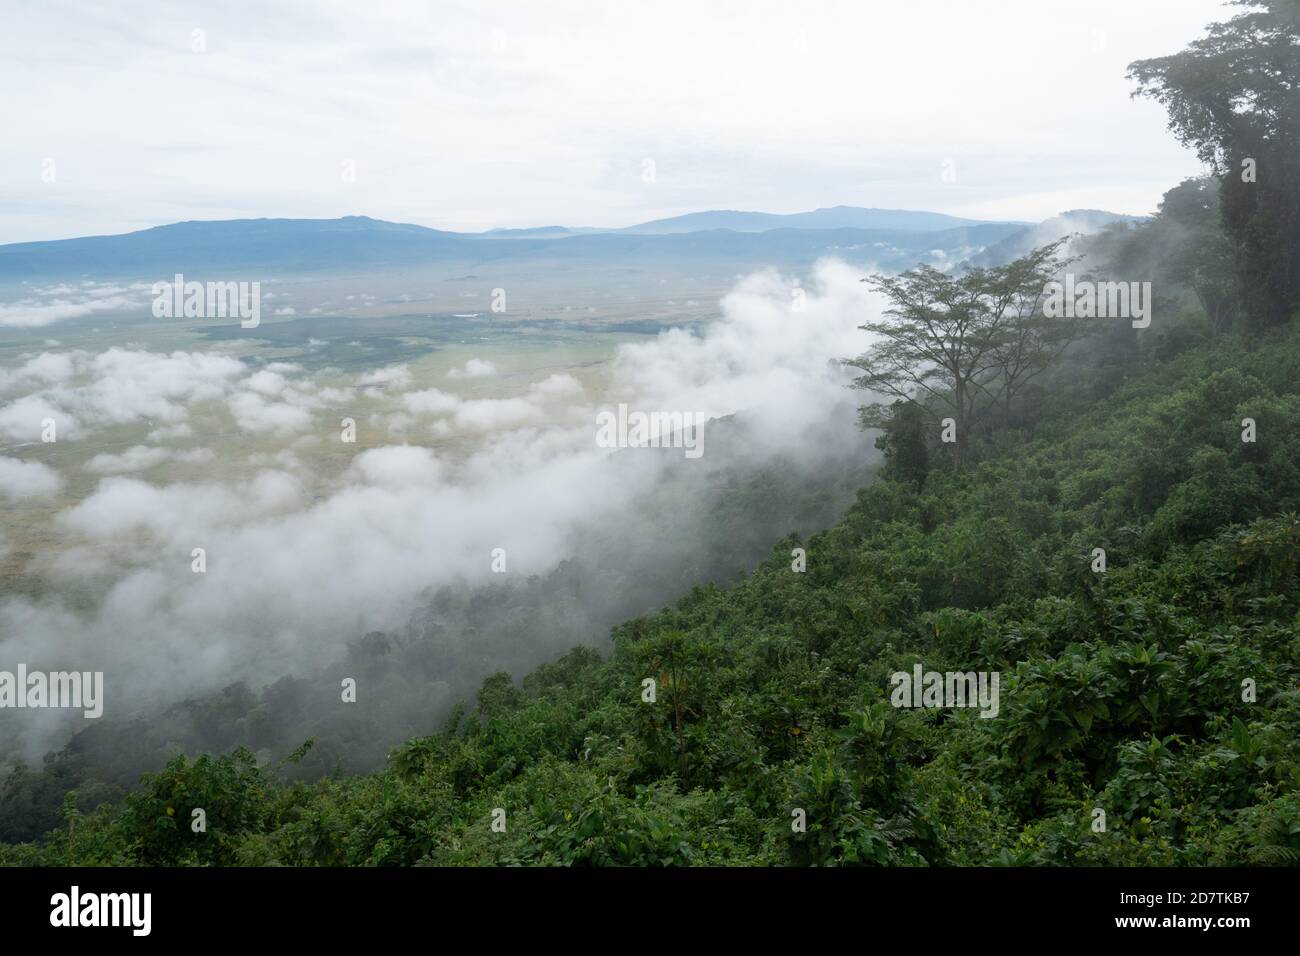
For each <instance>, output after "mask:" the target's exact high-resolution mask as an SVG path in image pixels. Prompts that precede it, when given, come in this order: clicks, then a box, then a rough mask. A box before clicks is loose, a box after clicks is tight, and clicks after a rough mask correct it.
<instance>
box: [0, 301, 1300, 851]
mask: <svg viewBox="0 0 1300 956" xmlns="http://www.w3.org/2000/svg"><path fill="white" fill-rule="evenodd" d="M1197 328H1198V327H1197V326H1196V324H1195V323H1191V324H1188V325H1184V326H1182V327H1179V328H1175V329H1173V330H1172V331H1171V334H1169V335H1166V336H1163V337H1162V336H1153V337H1152V340H1151V343H1152V344H1151V346H1150V347H1149V348H1146V349H1144V350H1143V352H1142V353H1141V355H1140V358H1139V359H1138V360H1137V361H1138V363H1139V367H1136V368H1135V367H1130V368H1129V369H1128V370H1127V371H1125V372H1123V373H1118V372H1117V373H1115V374H1113V375H1110V376H1106V375H1101V374H1097V375H1091V376H1088V377H1087V379H1086V381H1084V382H1082V383H1079V384H1075V385H1073V386H1066V385H1061V386H1060V387H1058V388H1056V389H1054V390H1053V391H1052V392H1051V394H1050V396H1049V399H1048V401H1047V403H1046V405H1045V409H1044V413H1043V418H1042V419H1041V421H1039V422H1038V424H1037V425H1036V426H1035V427H1033V428H1032V429H1025V430H1005V431H1001V432H998V433H996V434H995V436H994V438H995V439H996V441H995V442H992V443H989V444H986V446H984V447H983V449H982V451H983V460H982V461H981V462H979V463H978V464H976V465H974V466H972V467H969V468H967V469H965V470H963V471H960V472H956V471H932V472H930V473H929V474H928V475H926V476H925V477H924V479H923V480H922V481H921V482H920V483H917V482H915V481H911V480H908V481H895V480H885V481H880V482H877V483H875V484H873V485H872V486H870V487H868V488H865V489H863V490H862V491H861V492H860V494H859V497H858V501H857V504H856V505H855V506H854V508H853V509H852V511H851V512H850V514H849V515H848V517H847V518H846V519H845V520H844V521H843V522H842V523H840V524H839V525H838V526H837V527H834V528H832V529H830V530H828V531H826V532H824V533H821V534H817V535H815V536H813V537H812V538H811V539H810V540H808V541H806V542H802V543H800V542H799V541H797V540H796V539H793V538H791V539H789V540H785V541H782V542H780V543H779V544H778V546H777V547H776V548H775V549H774V550H773V552H772V555H771V557H770V558H769V559H768V560H767V561H765V562H764V563H763V564H762V565H761V566H760V567H758V568H757V569H756V570H755V571H754V572H753V574H752V575H749V576H748V577H746V578H745V579H744V580H743V581H742V582H741V583H739V584H738V585H736V586H735V587H733V588H730V589H719V588H715V587H707V588H697V589H696V590H694V591H693V592H691V593H690V594H689V595H688V596H687V597H685V598H684V599H683V600H682V601H681V602H680V603H679V604H677V606H675V607H673V608H672V609H669V610H665V611H663V612H662V613H659V614H655V615H651V616H647V617H643V618H640V619H637V620H634V621H631V622H628V623H626V624H624V625H622V626H620V627H618V628H617V629H616V630H615V633H614V648H613V651H612V653H610V654H609V655H608V657H605V658H602V657H601V656H600V655H599V654H597V653H596V652H594V651H591V650H588V649H579V650H575V651H573V652H572V653H570V654H568V655H567V656H565V657H563V658H562V659H560V660H558V661H555V662H554V663H551V664H548V665H546V666H544V667H542V668H540V669H538V670H536V671H535V672H533V673H532V674H530V675H529V676H527V677H526V678H525V679H524V680H523V682H522V686H521V687H516V686H515V685H514V684H513V682H512V681H511V680H510V678H509V677H508V676H507V675H505V674H501V675H498V676H496V677H493V678H491V679H489V680H488V681H486V682H485V683H484V684H483V687H482V690H481V691H480V693H479V695H478V706H477V708H476V709H475V711H474V712H473V713H468V712H461V713H458V714H457V715H456V717H455V718H453V719H452V720H451V721H450V723H449V725H448V726H447V728H446V729H445V730H444V731H443V732H441V733H437V734H433V735H431V736H428V737H422V738H417V739H413V740H411V741H409V742H408V743H407V744H406V745H405V746H403V747H401V748H399V749H398V750H397V751H395V752H394V754H393V756H392V759H391V761H390V763H389V766H388V767H387V768H386V769H384V770H383V771H381V772H377V773H373V774H370V775H367V776H345V777H339V778H332V779H326V780H322V781H318V782H315V783H301V782H300V783H285V782H283V781H282V780H281V779H280V777H279V775H278V774H276V773H275V772H273V771H271V770H268V769H259V767H258V766H257V765H256V762H255V761H254V759H253V757H252V755H251V753H249V752H248V751H244V750H239V751H235V752H233V753H229V754H226V755H224V756H219V757H214V756H202V757H199V758H198V759H190V758H188V757H185V756H178V757H176V758H175V759H174V760H172V761H171V763H170V764H168V766H167V767H166V768H165V769H163V770H162V771H161V772H160V773H157V774H153V775H149V776H148V777H146V779H145V781H144V783H143V785H142V786H141V787H140V788H139V789H138V790H136V791H135V792H133V793H132V794H131V795H130V796H128V798H127V799H126V801H125V802H124V803H123V804H121V805H120V806H116V807H114V806H105V807H103V808H101V809H99V810H97V811H94V812H90V813H82V812H79V811H77V810H76V809H75V806H76V801H75V798H70V799H69V801H68V803H67V807H68V809H67V811H66V813H65V821H64V824H63V825H62V826H61V827H60V828H58V829H57V830H56V831H54V832H53V833H51V834H50V836H49V838H48V840H47V841H46V842H44V843H43V844H26V845H18V846H10V847H5V848H2V849H0V862H4V863H9V864H15V863H47V864H61V863H79V864H96V863H164V864H182V863H194V864H214V863H215V864H230V863H249V864H266V863H284V864H296V865H313V864H419V863H425V864H511V863H537V864H646V863H653V864H748V863H753V864H807V863H816V864H835V863H876V864H917V865H924V864H931V865H940V864H997V863H1043V864H1077V863H1083V864H1088V863H1110V864H1246V863H1251V864H1259V863H1295V862H1297V861H1300V741H1298V740H1297V734H1296V730H1297V728H1298V727H1300V688H1298V686H1297V685H1298V682H1300V587H1298V586H1297V585H1298V584H1300V582H1298V580H1297V578H1298V575H1300V518H1297V512H1300V425H1298V424H1297V422H1300V333H1298V332H1297V330H1296V329H1295V328H1288V329H1285V330H1281V331H1279V332H1277V333H1275V334H1274V335H1272V336H1271V337H1269V338H1267V339H1265V340H1258V339H1256V340H1250V341H1246V340H1240V339H1237V338H1234V337H1231V336H1229V337H1223V338H1220V339H1218V340H1217V341H1215V342H1213V343H1206V342H1204V341H1201V342H1199V343H1198V342H1197V339H1198V335H1197V331H1196V330H1197ZM1189 341H1190V342H1192V343H1193V344H1191V345H1187V344H1186V343H1187V342H1189ZM1170 353H1176V354H1170ZM1119 378H1130V379H1131V381H1129V382H1127V383H1125V384H1120V385H1118V386H1112V385H1111V384H1109V382H1110V381H1112V380H1114V379H1119ZM1244 417H1252V418H1254V419H1255V420H1256V422H1257V424H1258V441H1256V442H1255V443H1244V442H1243V441H1242V439H1241V434H1240V433H1241V424H1240V423H1241V420H1242V418H1244ZM797 546H801V547H804V548H805V549H806V551H807V570H806V572H803V573H798V572H795V571H793V570H792V559H791V550H792V549H793V548H794V547H797ZM1096 547H1103V548H1105V549H1106V551H1107V570H1106V571H1105V572H1104V573H1098V572H1095V571H1093V569H1092V561H1093V558H1092V549H1093V548H1096ZM915 662H921V663H923V664H924V666H925V667H926V668H927V669H933V670H962V671H966V670H972V669H973V670H988V671H994V670H996V671H1000V672H1001V674H1002V691H1001V710H1000V713H999V715H998V716H997V717H996V718H995V719H982V718H980V717H979V716H978V711H976V710H922V709H908V708H895V707H892V706H890V703H889V688H888V675H889V674H890V673H891V672H893V671H896V670H910V668H911V667H912V665H913V664H914V663H915ZM647 677H650V678H654V679H655V680H656V681H657V699H656V701H655V703H653V704H651V703H646V702H644V701H643V699H642V681H643V679H645V678H647ZM1247 679H1249V680H1251V681H1253V682H1254V683H1255V685H1256V695H1255V696H1256V699H1255V700H1254V701H1253V702H1252V701H1249V700H1243V697H1244V696H1245V697H1249V696H1250V695H1249V694H1245V693H1243V681H1246V680H1247ZM296 756H298V755H295V759H296ZM195 807H202V808H204V810H205V811H206V813H207V821H208V830H207V832H206V833H202V834H196V833H193V832H191V827H190V820H191V811H192V810H193V808H195ZM495 808H502V809H504V810H505V812H506V813H505V821H506V826H505V832H496V831H495V830H494V829H493V826H492V823H493V810H494V809H495ZM795 808H801V809H803V810H804V811H805V812H806V814H807V832H806V833H796V832H794V831H793V830H792V826H791V820H792V817H791V811H792V810H794V809H795ZM1095 808H1100V809H1102V810H1104V811H1105V814H1106V829H1105V831H1104V832H1095V831H1094V828H1093V825H1092V824H1093V819H1094V809H1095Z"/></svg>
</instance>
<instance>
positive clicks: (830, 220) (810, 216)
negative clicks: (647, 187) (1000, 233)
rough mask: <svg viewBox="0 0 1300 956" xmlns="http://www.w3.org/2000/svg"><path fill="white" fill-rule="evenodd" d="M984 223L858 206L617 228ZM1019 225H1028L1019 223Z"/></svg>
mask: <svg viewBox="0 0 1300 956" xmlns="http://www.w3.org/2000/svg"><path fill="white" fill-rule="evenodd" d="M978 225H987V223H984V222H981V221H980V220H977V219H959V218H958V217H956V216H946V215H944V214H943V213H937V212H913V211H911V210H906V209H863V208H861V207H859V206H833V207H831V208H830V209H814V210H813V211H812V212H797V213H790V214H788V215H781V214H777V213H770V212H736V211H734V210H711V211H709V212H692V213H687V214H686V215H684V216H674V217H672V218H671V219H655V220H652V221H651V222H643V223H640V224H638V225H635V226H628V227H627V228H626V229H622V230H619V231H620V232H625V233H637V234H640V235H665V234H670V233H679V232H700V231H703V230H708V229H729V230H731V231H732V232H767V231H769V230H772V229H869V230H884V231H888V232H939V231H940V230H945V229H956V228H960V227H962V226H978ZM1020 225H1022V226H1023V225H1027V224H1026V223H1020Z"/></svg>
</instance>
